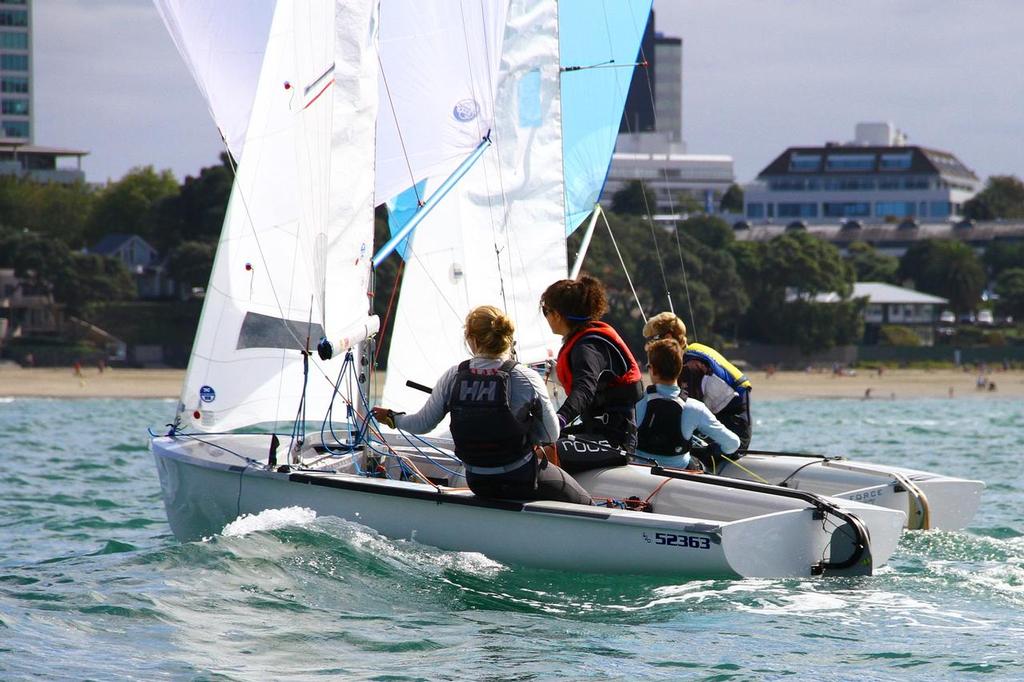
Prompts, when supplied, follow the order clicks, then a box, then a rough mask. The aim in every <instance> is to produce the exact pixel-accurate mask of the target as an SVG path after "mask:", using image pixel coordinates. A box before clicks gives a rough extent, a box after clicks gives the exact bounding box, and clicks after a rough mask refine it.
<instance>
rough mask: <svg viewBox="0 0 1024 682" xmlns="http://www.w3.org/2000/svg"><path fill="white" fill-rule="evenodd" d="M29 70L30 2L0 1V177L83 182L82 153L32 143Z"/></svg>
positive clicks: (30, 55)
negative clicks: (10, 176) (14, 176)
mask: <svg viewBox="0 0 1024 682" xmlns="http://www.w3.org/2000/svg"><path fill="white" fill-rule="evenodd" d="M33 69H34V64H33V58H32V0H0V175H17V176H19V177H23V178H27V179H30V180H34V181H37V182H62V183H72V182H81V181H84V180H85V174H84V173H83V172H82V157H83V156H85V155H86V154H87V153H88V152H84V151H79V150H76V149H66V148H61V147H44V146H39V145H36V144H34V139H35V107H34V106H33V92H34V89H35V88H34V83H33ZM69 162H70V164H73V165H70V164H69Z"/></svg>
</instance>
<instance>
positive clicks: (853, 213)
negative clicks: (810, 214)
mask: <svg viewBox="0 0 1024 682" xmlns="http://www.w3.org/2000/svg"><path fill="white" fill-rule="evenodd" d="M824 211H825V217H826V218H867V217H868V216H870V215H871V204H870V203H869V202H867V201H827V202H825V205H824Z"/></svg>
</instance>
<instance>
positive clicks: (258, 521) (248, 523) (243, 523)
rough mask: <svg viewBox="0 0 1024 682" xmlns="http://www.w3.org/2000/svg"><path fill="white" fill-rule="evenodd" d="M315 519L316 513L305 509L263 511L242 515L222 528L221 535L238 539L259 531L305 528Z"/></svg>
mask: <svg viewBox="0 0 1024 682" xmlns="http://www.w3.org/2000/svg"><path fill="white" fill-rule="evenodd" d="M314 519H316V512H315V511H313V510H312V509H307V508H305V507H285V508H284V509H265V510H263V511H261V512H260V513H258V514H242V515H241V516H239V517H238V518H237V519H235V520H234V521H232V522H231V523H229V524H228V525H226V526H224V530H222V531H221V535H223V536H225V537H240V536H242V535H247V534H249V533H255V532H258V531H261V530H276V529H278V528H285V527H287V526H305V525H307V524H310V523H312V522H313V520H314Z"/></svg>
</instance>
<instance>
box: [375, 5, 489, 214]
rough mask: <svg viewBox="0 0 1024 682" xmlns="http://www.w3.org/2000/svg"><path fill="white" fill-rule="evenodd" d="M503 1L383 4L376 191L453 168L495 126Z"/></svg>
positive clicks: (385, 193)
mask: <svg viewBox="0 0 1024 682" xmlns="http://www.w3.org/2000/svg"><path fill="white" fill-rule="evenodd" d="M507 12H508V0H387V1H386V2H382V3H381V9H380V13H381V30H380V68H381V74H380V115H379V116H380V117H379V119H378V122H377V163H376V176H377V177H376V197H377V203H378V204H382V203H384V202H385V201H387V200H389V199H391V198H392V197H393V196H395V195H397V194H398V193H400V192H402V191H403V190H405V189H407V188H409V187H412V186H413V185H415V184H416V183H418V182H420V181H421V180H424V179H425V178H427V177H430V176H438V175H446V174H447V173H449V172H451V171H452V170H453V169H454V168H455V167H456V166H458V165H459V163H460V162H461V161H462V160H463V159H465V158H466V156H467V155H468V154H469V153H470V152H471V151H472V150H473V148H474V147H476V146H477V144H479V143H480V140H481V139H482V138H483V137H484V135H486V134H487V131H488V130H490V128H491V127H492V126H493V121H494V87H495V75H496V74H497V72H498V67H499V59H500V57H501V45H502V40H503V37H504V31H505V19H506V15H507Z"/></svg>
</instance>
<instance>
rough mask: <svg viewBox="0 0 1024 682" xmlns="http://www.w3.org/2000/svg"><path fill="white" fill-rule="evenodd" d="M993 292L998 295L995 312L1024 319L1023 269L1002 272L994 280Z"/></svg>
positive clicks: (1009, 269) (1010, 269)
mask: <svg viewBox="0 0 1024 682" xmlns="http://www.w3.org/2000/svg"><path fill="white" fill-rule="evenodd" d="M995 292H996V293H997V294H998V295H999V300H998V301H997V302H996V310H997V311H998V312H999V314H1000V315H1012V316H1013V318H1014V319H1016V320H1021V319H1024V267H1018V268H1008V269H1006V270H1003V271H1002V272H1001V273H1000V274H999V278H998V279H997V280H996V286H995Z"/></svg>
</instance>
